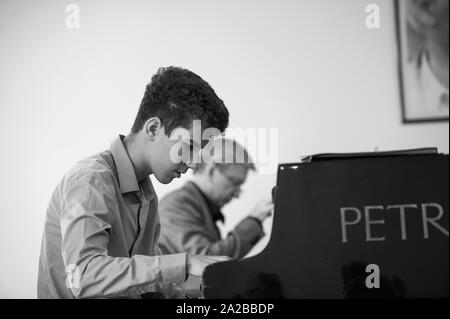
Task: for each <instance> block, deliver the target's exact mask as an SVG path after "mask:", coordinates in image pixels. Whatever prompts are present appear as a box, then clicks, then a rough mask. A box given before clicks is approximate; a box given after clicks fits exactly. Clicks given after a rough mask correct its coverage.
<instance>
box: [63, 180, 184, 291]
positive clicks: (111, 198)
mask: <svg viewBox="0 0 450 319" xmlns="http://www.w3.org/2000/svg"><path fill="white" fill-rule="evenodd" d="M63 201H64V203H63V211H62V212H61V233H62V257H63V261H64V265H65V267H66V272H68V281H67V282H68V283H69V285H68V286H70V289H71V290H72V293H73V294H74V296H75V297H77V298H96V297H119V296H138V295H140V294H144V293H147V292H150V291H155V290H157V289H158V287H159V286H160V285H167V284H169V283H180V282H183V281H184V280H185V278H186V254H174V255H166V256H153V257H150V256H143V255H135V256H133V257H131V258H127V257H111V256H108V242H109V237H110V234H111V231H112V229H111V222H112V220H113V219H114V218H118V216H119V215H118V212H117V211H115V203H116V202H117V200H116V198H115V194H114V192H113V191H112V190H111V189H110V188H108V186H107V185H106V184H105V183H104V182H99V180H98V179H97V178H96V177H95V176H84V177H82V178H81V179H79V180H77V181H76V182H75V183H73V184H72V185H69V186H68V187H67V188H66V189H65V191H64V198H63Z"/></svg>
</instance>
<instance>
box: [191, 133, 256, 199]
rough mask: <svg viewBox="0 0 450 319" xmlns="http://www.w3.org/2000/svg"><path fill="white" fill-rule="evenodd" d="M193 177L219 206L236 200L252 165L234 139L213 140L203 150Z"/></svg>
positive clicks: (245, 152)
mask: <svg viewBox="0 0 450 319" xmlns="http://www.w3.org/2000/svg"><path fill="white" fill-rule="evenodd" d="M201 155H202V156H201V163H200V164H199V165H198V166H197V168H196V170H195V171H194V174H195V178H196V179H197V180H198V181H200V182H201V183H202V184H203V186H204V188H206V189H207V193H208V194H207V195H208V196H209V197H210V199H211V200H213V201H214V202H215V203H216V204H217V205H218V206H220V207H221V206H223V205H225V204H226V203H228V202H230V201H231V200H232V199H233V198H238V197H239V195H240V193H241V186H242V185H243V184H244V182H245V180H246V179H247V175H248V172H249V171H250V170H255V165H254V163H253V161H252V159H251V158H250V156H249V154H248V152H247V150H245V148H244V147H243V146H242V145H240V144H239V143H237V142H236V141H234V140H230V139H227V138H216V139H214V140H212V141H211V142H210V143H209V145H208V146H207V147H206V148H205V149H204V150H203V151H202V154H201Z"/></svg>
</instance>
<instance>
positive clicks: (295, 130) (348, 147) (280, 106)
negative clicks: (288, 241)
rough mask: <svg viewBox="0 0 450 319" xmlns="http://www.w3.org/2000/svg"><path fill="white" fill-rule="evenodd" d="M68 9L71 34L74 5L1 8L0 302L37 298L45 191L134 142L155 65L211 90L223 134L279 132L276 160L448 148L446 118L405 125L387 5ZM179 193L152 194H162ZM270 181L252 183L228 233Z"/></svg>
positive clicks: (324, 0) (150, 4)
mask: <svg viewBox="0 0 450 319" xmlns="http://www.w3.org/2000/svg"><path fill="white" fill-rule="evenodd" d="M73 2H74V3H76V4H78V5H79V7H80V9H81V12H80V13H81V28H80V29H77V30H69V29H67V28H66V26H65V19H66V13H65V6H66V5H67V4H69V3H71V2H69V1H56V0H55V1H31V0H30V1H17V0H14V1H13V0H6V1H5V0H2V1H1V2H0V70H1V72H0V136H1V137H2V139H3V141H2V145H1V157H0V176H1V178H0V214H1V215H0V216H1V221H0V253H1V257H0V258H1V259H0V298H17V297H19V298H34V297H35V296H36V292H35V286H36V276H37V265H38V257H39V248H40V240H41V232H42V227H43V223H44V218H45V210H46V204H47V202H48V200H49V198H50V195H51V193H52V191H53V188H54V187H55V185H56V184H57V182H58V181H59V179H60V178H61V177H62V175H63V174H64V172H65V171H66V170H67V169H68V168H69V167H70V166H71V165H72V164H73V163H74V162H75V161H77V160H79V159H81V158H83V157H85V156H88V155H91V154H93V153H95V152H97V151H100V150H103V149H105V148H107V147H108V146H109V143H110V141H111V140H112V139H113V138H114V137H115V136H116V135H117V134H119V133H127V132H128V130H129V128H130V127H131V124H132V122H133V119H134V116H135V114H136V112H137V108H138V105H139V103H140V100H141V98H142V95H143V92H144V88H145V85H146V83H147V82H148V81H149V79H150V77H151V75H152V74H153V73H154V72H155V71H156V70H157V68H158V67H159V66H167V65H178V66H183V67H186V68H189V69H192V70H193V71H194V72H196V73H198V74H199V75H201V76H202V77H203V78H205V79H206V80H207V81H208V82H210V84H211V85H212V86H213V87H214V88H215V90H216V92H217V93H218V95H219V96H220V97H221V98H222V99H223V100H224V101H225V103H226V105H227V106H228V108H229V110H230V113H231V123H230V124H231V127H244V128H245V127H263V128H264V127H265V128H269V127H276V128H278V129H279V134H280V135H279V137H280V140H279V153H278V157H279V161H280V162H293V161H298V159H299V156H300V155H304V154H310V153H318V152H347V151H348V152H351V151H370V150H373V149H374V148H375V147H378V149H379V150H388V149H397V148H412V147H423V146H438V147H439V149H440V150H441V151H444V152H448V149H449V137H448V133H449V125H448V122H445V123H434V124H414V125H411V124H410V125H402V124H401V113H400V105H399V89H398V88H399V85H398V79H397V73H396V44H395V32H394V22H393V3H392V1H391V0H385V1H381V0H371V1H365V0H340V1H336V0H314V1H312V0H309V1H306V0H303V1H302V0H296V1H294V0H292V1H287V0H284V1H278V0H271V1H261V0H259V1H257V0H251V1H248V0H247V1H242V0H232V1H230V0H227V1H207V0H203V1H199V0H193V1H122V2H120V3H119V2H118V1H117V2H116V1H114V2H113V1H81V0H74V1H73ZM369 3H376V4H378V5H380V8H381V28H380V29H378V30H369V29H366V27H365V24H364V20H365V17H366V13H365V7H366V5H367V4H369ZM179 184H180V183H176V184H173V185H168V186H162V185H156V188H157V190H158V191H159V194H160V197H161V196H162V195H163V194H165V193H166V192H167V191H169V190H170V189H173V188H175V187H177V186H178V185H179ZM274 184H275V176H274V175H273V174H272V175H253V176H251V177H250V178H249V180H248V183H247V184H246V186H245V193H244V195H243V196H242V199H241V200H240V201H236V202H233V203H231V204H230V205H229V206H228V207H227V208H226V209H225V213H226V215H227V217H228V224H227V226H226V227H225V230H227V229H230V227H231V226H233V225H234V224H235V223H236V222H237V221H238V220H239V219H240V218H242V217H243V216H244V215H245V214H246V213H247V212H248V210H249V209H250V208H251V206H252V205H253V202H254V201H255V200H256V199H257V198H261V197H269V196H270V189H271V187H272V186H273V185H274ZM266 227H267V229H268V230H270V222H269V224H268V225H266ZM261 248H262V247H261ZM261 248H260V249H261Z"/></svg>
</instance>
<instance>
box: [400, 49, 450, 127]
mask: <svg viewBox="0 0 450 319" xmlns="http://www.w3.org/2000/svg"><path fill="white" fill-rule="evenodd" d="M405 82H406V89H407V92H406V102H407V108H406V112H407V116H408V118H410V119H415V118H417V119H421V118H427V117H433V118H447V117H448V116H449V88H448V87H445V86H444V85H443V84H442V83H441V82H440V81H439V80H438V79H437V77H436V75H435V74H434V72H433V70H432V68H431V65H430V61H429V55H428V54H427V52H425V51H421V52H420V53H419V54H418V55H416V56H415V57H414V58H413V59H412V61H411V63H410V64H409V65H408V68H407V70H406V77H405Z"/></svg>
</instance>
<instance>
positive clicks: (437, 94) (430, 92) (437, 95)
mask: <svg viewBox="0 0 450 319" xmlns="http://www.w3.org/2000/svg"><path fill="white" fill-rule="evenodd" d="M419 63H420V65H419V68H420V69H419V72H420V81H421V82H422V87H423V88H424V90H423V94H424V98H425V104H426V105H427V106H428V107H431V108H432V109H434V110H435V109H441V108H442V107H445V106H446V107H447V108H448V95H449V90H448V88H446V87H445V86H444V85H443V84H442V83H441V82H440V81H439V80H438V79H437V78H436V76H435V75H434V73H433V70H432V69H431V65H430V61H429V55H428V54H427V53H426V52H422V54H421V56H420V59H419ZM445 99H447V104H446V105H445Z"/></svg>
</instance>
